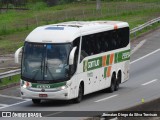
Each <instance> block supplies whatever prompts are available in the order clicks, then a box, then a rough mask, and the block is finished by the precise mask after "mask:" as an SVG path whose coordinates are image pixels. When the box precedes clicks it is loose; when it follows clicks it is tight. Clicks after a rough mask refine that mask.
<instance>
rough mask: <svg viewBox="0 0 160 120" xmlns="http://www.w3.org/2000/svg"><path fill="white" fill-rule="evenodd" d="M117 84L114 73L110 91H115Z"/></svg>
mask: <svg viewBox="0 0 160 120" xmlns="http://www.w3.org/2000/svg"><path fill="white" fill-rule="evenodd" d="M115 86H116V76H115V75H114V74H113V75H112V79H111V85H110V87H109V92H111V93H112V92H114V90H115Z"/></svg>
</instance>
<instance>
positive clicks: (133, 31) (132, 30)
mask: <svg viewBox="0 0 160 120" xmlns="http://www.w3.org/2000/svg"><path fill="white" fill-rule="evenodd" d="M156 22H160V17H158V18H155V19H153V20H150V21H148V22H146V23H144V24H142V25H140V26H138V27H135V28H133V29H131V30H130V34H136V32H138V31H140V30H142V29H144V28H146V27H148V26H150V25H152V24H154V23H156ZM18 74H20V69H16V70H11V71H8V72H4V73H0V80H1V79H3V78H6V77H11V76H14V75H18Z"/></svg>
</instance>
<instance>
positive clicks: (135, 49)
mask: <svg viewBox="0 0 160 120" xmlns="http://www.w3.org/2000/svg"><path fill="white" fill-rule="evenodd" d="M145 42H146V39H144V40H142V41H141V42H140V43H139V44H138V45H137V46H136V47H135V48H134V49H133V50H132V51H131V55H132V54H133V53H135V52H136V51H137V50H138V49H139V48H140V47H142V45H143V44H144V43H145Z"/></svg>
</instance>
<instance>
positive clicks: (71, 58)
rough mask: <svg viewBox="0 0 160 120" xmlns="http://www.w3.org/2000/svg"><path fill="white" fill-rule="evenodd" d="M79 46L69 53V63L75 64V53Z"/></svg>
mask: <svg viewBox="0 0 160 120" xmlns="http://www.w3.org/2000/svg"><path fill="white" fill-rule="evenodd" d="M76 49H77V47H74V48H73V49H72V51H71V52H70V55H69V65H73V63H74V54H75V52H76Z"/></svg>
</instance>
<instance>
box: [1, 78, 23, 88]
mask: <svg viewBox="0 0 160 120" xmlns="http://www.w3.org/2000/svg"><path fill="white" fill-rule="evenodd" d="M18 82H20V75H15V76H12V77H11V78H4V79H2V81H1V82H0V87H2V86H6V85H10V84H12V83H18Z"/></svg>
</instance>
